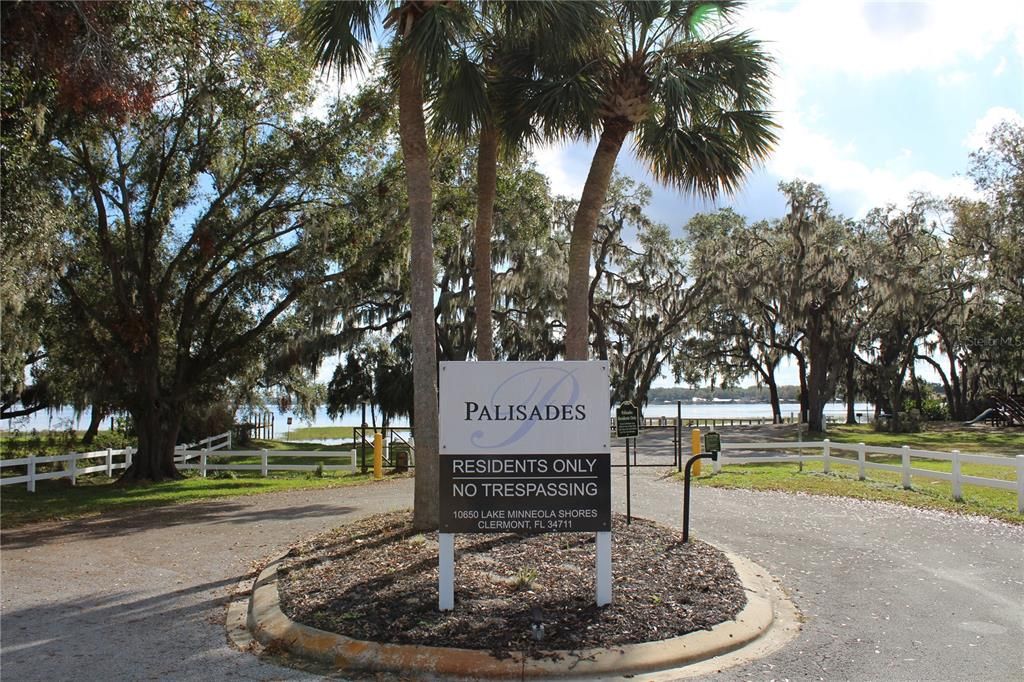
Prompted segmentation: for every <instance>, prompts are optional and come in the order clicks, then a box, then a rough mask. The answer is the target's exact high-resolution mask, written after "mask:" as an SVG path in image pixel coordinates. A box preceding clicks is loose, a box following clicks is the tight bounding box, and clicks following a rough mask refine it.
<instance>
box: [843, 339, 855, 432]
mask: <svg viewBox="0 0 1024 682" xmlns="http://www.w3.org/2000/svg"><path fill="white" fill-rule="evenodd" d="M856 368H857V359H856V358H855V357H854V356H853V354H852V353H851V354H850V357H849V358H847V359H846V423H847V425H853V424H856V423H857V377H856V373H855V370H856Z"/></svg>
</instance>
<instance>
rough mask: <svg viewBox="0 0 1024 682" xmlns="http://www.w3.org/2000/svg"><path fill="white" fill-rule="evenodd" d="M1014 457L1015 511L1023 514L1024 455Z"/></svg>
mask: <svg viewBox="0 0 1024 682" xmlns="http://www.w3.org/2000/svg"><path fill="white" fill-rule="evenodd" d="M1014 459H1015V460H1017V513H1018V514H1024V455H1017V456H1016V457H1014Z"/></svg>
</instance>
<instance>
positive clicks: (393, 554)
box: [278, 512, 746, 656]
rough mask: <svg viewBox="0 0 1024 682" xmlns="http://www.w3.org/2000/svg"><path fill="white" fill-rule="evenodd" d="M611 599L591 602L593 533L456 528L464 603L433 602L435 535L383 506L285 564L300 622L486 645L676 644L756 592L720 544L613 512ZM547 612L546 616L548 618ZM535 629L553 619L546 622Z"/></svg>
mask: <svg viewBox="0 0 1024 682" xmlns="http://www.w3.org/2000/svg"><path fill="white" fill-rule="evenodd" d="M613 533H614V535H613V539H614V540H613V547H612V566H613V580H614V582H613V603H612V604H611V605H609V606H606V607H602V608H599V607H597V606H596V605H595V603H594V574H595V567H594V561H595V536H594V534H593V533H549V534H543V535H520V534H515V533H504V534H480V535H472V534H460V535H456V536H455V552H456V561H455V609H454V610H453V611H451V612H446V613H442V612H440V611H438V609H437V549H438V544H437V533H436V532H432V533H422V532H419V531H416V530H414V529H413V527H412V516H411V514H410V513H408V512H395V513H388V514H379V515H376V516H372V517H369V518H367V519H364V520H361V521H359V522H358V523H355V524H352V525H348V526H344V527H341V528H337V529H335V530H333V531H330V532H328V533H325V534H322V535H318V536H316V537H313V538H310V539H308V540H306V541H304V542H302V543H299V544H297V545H295V546H294V547H292V549H291V550H290V551H289V553H288V556H287V557H285V559H284V560H283V562H282V565H281V566H280V568H279V570H278V578H279V581H278V589H279V592H280V595H281V608H282V610H283V611H284V612H285V613H286V614H287V615H288V616H289V617H290V618H292V619H293V620H295V621H298V622H300V623H304V624H306V625H310V626H312V627H315V628H319V629H321V630H327V631H330V632H335V633H338V634H342V635H346V636H348V637H352V638H354V639H359V640H366V641H373V642H382V643H384V642H386V643H396V644H420V645H425V646H445V647H456V648H462V649H478V650H487V651H490V652H491V653H493V654H495V655H497V656H504V655H507V654H508V653H509V652H511V651H524V652H527V653H529V654H531V655H535V656H542V655H544V654H543V652H545V651H551V650H553V649H572V650H577V649H584V648H591V647H608V646H615V645H621V644H635V643H639V642H650V641H657V640H662V639H668V638H671V637H676V636H679V635H684V634H687V633H689V632H695V631H698V630H709V629H711V628H712V627H714V626H715V625H717V624H718V623H722V622H725V621H728V620H732V619H733V618H734V617H735V616H736V614H737V613H739V612H740V610H742V608H743V607H744V606H745V604H746V594H745V591H744V589H743V585H742V583H741V582H740V580H739V578H738V576H737V575H736V572H735V570H734V569H733V567H732V564H731V563H730V562H729V561H728V559H727V558H726V557H725V555H724V554H722V552H720V551H719V550H717V549H715V548H714V547H711V546H710V545H708V544H706V543H703V542H700V541H697V540H693V539H692V538H691V540H690V542H689V543H687V544H683V543H682V542H681V538H680V533H679V531H677V530H674V529H671V528H666V527H664V526H660V525H657V524H655V523H652V522H650V521H646V520H642V519H633V522H632V524H629V525H627V524H626V520H625V517H624V516H621V515H615V517H614V518H613ZM538 620H539V623H538ZM539 625H543V627H542V628H540V627H539Z"/></svg>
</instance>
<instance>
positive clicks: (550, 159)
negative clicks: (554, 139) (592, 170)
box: [530, 143, 587, 199]
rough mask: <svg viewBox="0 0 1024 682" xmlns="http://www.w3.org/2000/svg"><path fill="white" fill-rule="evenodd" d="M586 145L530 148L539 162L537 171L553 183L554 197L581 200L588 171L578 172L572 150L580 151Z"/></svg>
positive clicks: (550, 145) (555, 145)
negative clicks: (562, 196) (560, 196)
mask: <svg viewBox="0 0 1024 682" xmlns="http://www.w3.org/2000/svg"><path fill="white" fill-rule="evenodd" d="M583 147H584V145H583V144H582V143H576V144H574V145H571V146H570V145H565V144H559V143H549V144H542V145H535V146H533V147H531V148H530V153H531V154H532V155H533V158H534V159H535V160H536V161H537V170H539V171H540V172H541V173H543V174H544V175H546V176H547V177H548V181H549V182H550V183H551V193H552V194H553V195H556V196H557V195H559V194H561V195H564V196H567V197H570V198H572V199H579V197H580V195H581V194H582V193H583V183H584V182H585V181H586V179H587V176H586V170H584V172H582V173H580V172H578V168H576V166H578V164H577V163H575V162H574V159H573V158H572V155H571V154H570V150H576V151H578V150H580V149H581V148H583Z"/></svg>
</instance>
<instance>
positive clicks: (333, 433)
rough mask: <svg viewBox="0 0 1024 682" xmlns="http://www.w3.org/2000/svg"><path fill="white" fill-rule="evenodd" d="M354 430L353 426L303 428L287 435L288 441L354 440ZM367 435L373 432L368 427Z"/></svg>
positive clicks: (293, 430)
mask: <svg viewBox="0 0 1024 682" xmlns="http://www.w3.org/2000/svg"><path fill="white" fill-rule="evenodd" d="M354 430H355V427H352V426H303V427H299V428H297V429H292V430H291V431H288V432H286V433H287V434H288V440H303V439H308V440H326V439H328V438H352V432H353V431H354ZM366 433H367V434H372V433H373V430H372V429H370V428H369V427H367V429H366Z"/></svg>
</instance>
